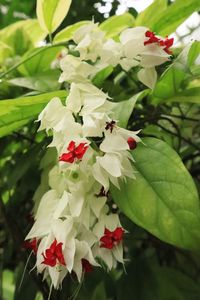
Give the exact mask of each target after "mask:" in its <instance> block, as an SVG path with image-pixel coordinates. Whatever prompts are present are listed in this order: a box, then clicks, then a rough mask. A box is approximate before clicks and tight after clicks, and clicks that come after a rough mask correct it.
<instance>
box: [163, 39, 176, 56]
mask: <svg viewBox="0 0 200 300" xmlns="http://www.w3.org/2000/svg"><path fill="white" fill-rule="evenodd" d="M173 43H174V38H171V39H168V36H166V38H165V40H161V41H160V42H159V44H160V46H164V47H165V48H163V50H164V51H165V52H167V53H168V54H172V51H171V50H170V49H169V48H170V47H171V46H172V45H173Z"/></svg>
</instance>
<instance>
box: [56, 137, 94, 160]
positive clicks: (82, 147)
mask: <svg viewBox="0 0 200 300" xmlns="http://www.w3.org/2000/svg"><path fill="white" fill-rule="evenodd" d="M87 149H88V146H87V144H86V143H80V144H79V145H78V146H77V147H76V144H75V142H74V141H71V142H70V143H69V145H68V147H67V150H68V152H67V153H63V154H62V155H61V156H60V157H59V161H64V162H68V163H73V162H74V161H75V160H79V159H82V157H83V155H84V154H85V152H86V151H87Z"/></svg>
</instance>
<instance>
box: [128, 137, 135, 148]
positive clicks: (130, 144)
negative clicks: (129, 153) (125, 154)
mask: <svg viewBox="0 0 200 300" xmlns="http://www.w3.org/2000/svg"><path fill="white" fill-rule="evenodd" d="M127 143H128V145H129V148H130V150H134V149H135V148H136V147H137V143H136V140H135V139H134V138H132V137H129V138H128V140H127Z"/></svg>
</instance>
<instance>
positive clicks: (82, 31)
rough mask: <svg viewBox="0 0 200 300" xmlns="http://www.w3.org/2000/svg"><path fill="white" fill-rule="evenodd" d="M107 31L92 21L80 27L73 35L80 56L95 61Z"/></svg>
mask: <svg viewBox="0 0 200 300" xmlns="http://www.w3.org/2000/svg"><path fill="white" fill-rule="evenodd" d="M104 37H105V33H104V32H103V31H101V30H99V28H98V24H94V23H91V24H89V25H84V26H82V27H81V28H79V29H78V30H77V31H76V32H75V33H74V35H73V40H74V41H75V43H76V44H78V45H77V47H76V48H75V49H76V50H78V51H79V53H80V58H81V59H84V60H91V61H92V62H95V61H96V59H97V58H98V56H99V52H100V50H101V48H102V45H103V41H104Z"/></svg>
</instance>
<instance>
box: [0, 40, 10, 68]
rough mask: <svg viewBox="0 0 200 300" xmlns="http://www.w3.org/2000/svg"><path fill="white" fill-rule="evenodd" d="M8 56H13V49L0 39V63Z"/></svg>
mask: <svg viewBox="0 0 200 300" xmlns="http://www.w3.org/2000/svg"><path fill="white" fill-rule="evenodd" d="M9 56H13V49H12V48H11V47H10V46H8V45H7V44H5V43H3V42H1V41H0V65H2V64H3V63H4V62H5V59H6V58H7V57H9Z"/></svg>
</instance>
